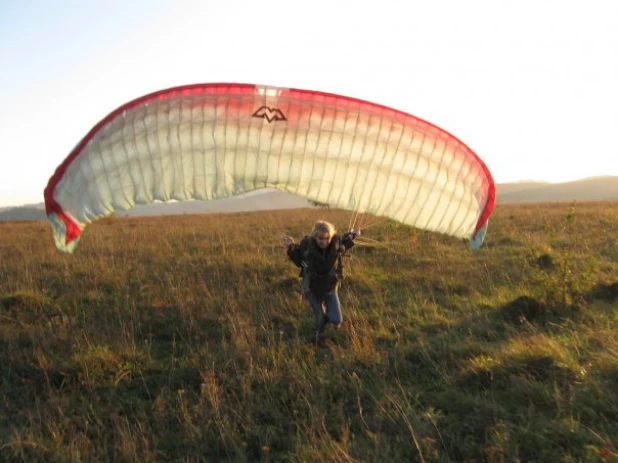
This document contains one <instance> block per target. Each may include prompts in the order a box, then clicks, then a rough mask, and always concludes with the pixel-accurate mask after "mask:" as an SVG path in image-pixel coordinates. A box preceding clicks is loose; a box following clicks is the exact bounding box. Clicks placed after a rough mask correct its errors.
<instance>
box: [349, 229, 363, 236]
mask: <svg viewBox="0 0 618 463" xmlns="http://www.w3.org/2000/svg"><path fill="white" fill-rule="evenodd" d="M350 233H351V234H352V235H353V237H354V238H356V237H357V236H359V235H360V234H361V231H360V228H353V229H352V230H350Z"/></svg>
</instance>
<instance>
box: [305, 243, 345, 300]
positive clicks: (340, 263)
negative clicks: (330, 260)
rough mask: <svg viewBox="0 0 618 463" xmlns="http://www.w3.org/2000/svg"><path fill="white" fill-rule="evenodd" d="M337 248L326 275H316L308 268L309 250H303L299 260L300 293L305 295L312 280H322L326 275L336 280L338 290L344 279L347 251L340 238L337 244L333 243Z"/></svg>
mask: <svg viewBox="0 0 618 463" xmlns="http://www.w3.org/2000/svg"><path fill="white" fill-rule="evenodd" d="M335 245H336V247H337V258H336V260H335V263H334V265H333V267H331V268H330V269H329V270H328V271H327V272H326V273H323V274H317V273H315V272H314V270H313V269H312V268H311V266H310V263H309V261H310V259H309V254H310V251H311V250H310V248H309V247H307V249H305V250H304V252H303V254H302V259H301V270H300V275H299V276H300V278H301V293H303V294H305V293H308V292H309V291H310V289H309V285H310V283H311V279H312V278H323V277H326V276H328V275H333V276H334V277H335V280H336V287H337V288H340V287H341V284H342V282H343V280H344V279H345V274H344V260H343V258H344V257H348V255H347V251H348V250H347V249H346V248H345V247H344V246H343V245H342V244H341V238H339V237H338V242H337V243H335Z"/></svg>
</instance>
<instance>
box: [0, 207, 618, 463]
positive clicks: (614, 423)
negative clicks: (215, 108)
mask: <svg viewBox="0 0 618 463" xmlns="http://www.w3.org/2000/svg"><path fill="white" fill-rule="evenodd" d="M616 206H617V204H615V203H598V204H596V203H586V204H577V205H575V206H573V205H571V204H554V205H509V206H500V207H498V209H497V210H496V211H495V213H494V216H493V217H492V220H491V222H490V226H489V231H488V236H487V239H486V244H485V245H484V247H483V248H482V249H481V250H480V251H478V252H471V251H469V250H468V249H467V247H466V245H465V244H464V243H462V242H461V241H459V240H455V239H452V238H448V237H444V236H441V235H437V234H431V233H424V232H420V231H417V230H413V229H411V228H408V227H404V226H401V225H399V224H397V223H394V222H391V221H381V222H379V223H377V224H376V225H374V226H371V227H369V228H367V229H365V230H364V232H363V235H362V237H361V238H362V239H359V246H357V247H356V248H355V249H354V250H353V252H352V257H351V258H350V259H348V260H347V261H346V272H347V279H346V280H345V282H344V284H343V287H342V289H341V291H340V297H341V300H342V305H343V310H344V319H345V322H344V327H343V329H342V330H340V331H334V330H332V329H329V330H327V332H326V334H325V338H324V341H323V343H321V344H318V345H316V344H315V343H314V342H312V339H313V336H312V335H313V331H312V326H313V320H312V316H311V313H310V310H309V308H308V306H307V304H306V301H304V300H302V299H301V298H300V296H299V294H298V292H297V289H298V280H297V269H296V268H295V267H294V266H293V264H292V263H291V262H289V261H287V259H286V257H285V255H284V252H283V249H282V247H281V244H280V243H281V235H282V233H283V232H286V233H290V234H292V235H293V236H296V237H302V236H303V235H304V234H306V233H307V232H308V231H309V229H310V227H311V225H312V223H313V221H314V220H315V219H317V218H325V219H327V220H330V221H332V222H334V223H335V224H336V225H337V226H339V227H341V228H344V229H345V228H347V226H348V224H349V221H350V214H349V213H343V212H341V211H315V210H306V211H304V210H303V211H285V212H267V213H252V214H238V215H204V216H181V217H166V218H156V219H152V218H149V219H120V218H112V219H106V220H102V221H99V222H96V223H95V224H93V225H91V226H90V227H89V228H88V229H87V230H86V232H85V235H84V237H83V239H82V242H81V244H80V246H79V247H78V249H77V251H76V253H75V254H74V255H72V256H69V255H64V254H61V253H60V252H58V251H57V250H56V249H55V247H54V245H53V240H52V237H51V230H50V228H49V225H48V224H47V223H25V222H24V223H1V224H0V343H1V344H0V381H1V383H0V461H22V460H23V461H46V462H48V461H62V462H65V461H66V462H72V461H75V462H77V461H145V462H150V461H153V462H154V461H187V462H196V461H221V462H223V461H232V462H236V461H238V462H242V461H292V462H305V461H306V462H314V461H317V462H352V461H353V462H390V461H396V462H401V461H406V462H407V461H424V462H447V461H454V462H464V461H469V462H472V461H475V462H481V461H487V462H513V461H524V462H527V461H541V462H552V463H555V462H576V461H577V462H579V461H586V462H588V461H589V462H615V461H618V448H617V445H618V310H617V306H618V208H617V207H616ZM362 219H363V221H362V222H360V223H361V225H362V224H363V222H364V223H365V224H367V223H369V221H370V219H369V218H366V217H365V218H362Z"/></svg>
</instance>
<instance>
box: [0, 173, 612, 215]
mask: <svg viewBox="0 0 618 463" xmlns="http://www.w3.org/2000/svg"><path fill="white" fill-rule="evenodd" d="M609 178H618V175H596V176H592V177H584V178H579V179H576V180H568V181H564V182H550V181H545V180H530V179H524V180H516V181H513V182H495V184H496V187H499V186H501V185H517V184H525V183H534V184H543V185H561V184H568V183H578V182H586V181H590V180H598V179H609ZM269 190H273V191H282V190H277V189H275V188H260V189H257V190H254V191H250V192H247V193H243V194H240V195H236V196H229V197H226V198H219V200H225V199H229V198H238V197H240V196H249V197H251V196H252V195H254V194H261V193H263V192H268V191H269ZM282 192H283V191H282ZM284 193H285V192H284ZM290 194H291V193H290ZM189 201H199V200H189ZM182 202H183V201H176V200H170V201H167V202H164V201H155V202H154V203H152V204H164V203H167V204H171V203H182ZM204 202H208V201H204ZM44 205H45V200H44V198H43V195H42V193H41V200H40V201H37V202H30V203H21V204H7V205H4V204H3V203H2V200H0V210H5V209H12V208H20V207H32V206H44ZM136 206H144V205H141V204H140V205H136Z"/></svg>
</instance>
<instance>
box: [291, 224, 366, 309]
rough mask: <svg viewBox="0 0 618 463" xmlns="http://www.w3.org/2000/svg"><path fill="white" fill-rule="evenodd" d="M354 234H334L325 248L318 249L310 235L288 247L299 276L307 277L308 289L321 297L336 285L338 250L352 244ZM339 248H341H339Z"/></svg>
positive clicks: (349, 246) (345, 248) (346, 248)
mask: <svg viewBox="0 0 618 463" xmlns="http://www.w3.org/2000/svg"><path fill="white" fill-rule="evenodd" d="M354 238H355V236H354V234H352V233H346V234H344V235H343V236H339V235H335V236H333V238H332V239H331V241H330V244H329V245H328V247H327V248H326V249H320V248H319V247H318V245H317V243H316V242H315V240H314V239H313V238H312V237H311V236H305V238H303V240H302V241H301V242H300V244H294V245H292V246H290V247H289V248H288V257H289V258H290V260H291V261H292V262H294V263H295V264H296V266H297V267H300V268H301V276H303V277H308V278H309V289H310V290H311V292H312V293H313V294H314V295H315V296H316V297H317V298H318V299H323V298H324V297H326V295H327V294H328V293H329V292H330V291H332V290H333V289H334V288H335V287H336V286H337V281H338V279H337V272H336V264H337V258H338V257H339V252H340V251H342V250H345V251H347V250H348V249H350V248H351V247H352V246H354ZM340 248H341V249H340Z"/></svg>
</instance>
